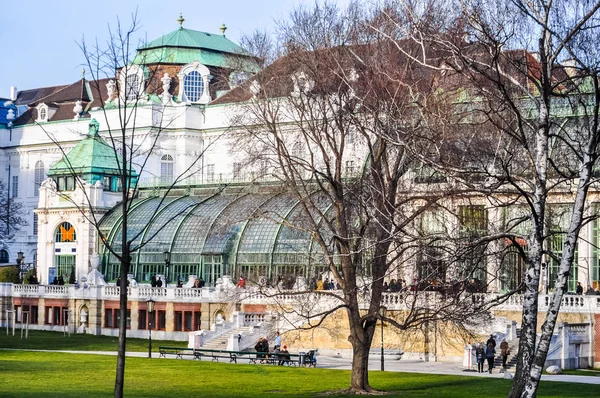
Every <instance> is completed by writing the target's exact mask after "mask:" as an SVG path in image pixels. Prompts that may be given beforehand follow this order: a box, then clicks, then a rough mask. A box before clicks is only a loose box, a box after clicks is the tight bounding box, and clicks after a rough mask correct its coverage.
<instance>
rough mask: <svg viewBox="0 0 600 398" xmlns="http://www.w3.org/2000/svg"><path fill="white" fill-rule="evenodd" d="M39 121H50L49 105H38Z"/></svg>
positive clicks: (37, 120)
mask: <svg viewBox="0 0 600 398" xmlns="http://www.w3.org/2000/svg"><path fill="white" fill-rule="evenodd" d="M35 121H36V122H38V123H46V122H47V121H48V105H46V104H39V105H38V106H37V119H36V120H35Z"/></svg>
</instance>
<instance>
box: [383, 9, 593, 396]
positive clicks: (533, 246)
mask: <svg viewBox="0 0 600 398" xmlns="http://www.w3.org/2000/svg"><path fill="white" fill-rule="evenodd" d="M454 5H455V6H456V8H457V9H458V10H460V12H459V13H458V15H454V16H452V17H453V18H454V19H453V21H454V22H453V23H451V24H448V25H446V26H442V25H440V24H437V25H436V23H438V22H439V19H434V23H432V22H431V21H432V20H431V19H429V20H427V19H425V18H421V17H420V16H418V15H417V13H411V12H407V13H408V14H411V15H412V16H415V17H417V18H418V19H419V21H418V22H417V21H414V23H413V25H412V26H415V25H418V26H419V29H418V30H416V31H413V32H406V35H407V36H410V37H411V38H412V40H414V42H415V43H418V44H419V45H422V46H424V47H429V46H431V47H433V48H437V49H438V50H440V51H444V52H447V56H446V57H445V58H446V60H447V61H446V63H445V68H446V69H447V72H448V73H449V74H454V75H455V76H458V78H460V79H464V81H465V92H466V93H468V94H467V96H468V97H469V98H471V101H472V102H473V104H474V105H472V106H471V112H470V113H471V117H472V118H473V119H472V120H477V121H480V122H481V124H485V125H487V126H488V128H489V130H488V134H490V135H496V137H497V139H498V145H497V150H496V151H495V152H493V153H492V152H487V153H485V152H483V153H481V156H482V158H483V159H486V160H487V161H488V162H486V163H487V164H486V165H484V164H482V163H480V164H479V165H478V166H479V167H476V170H477V171H478V172H479V173H482V175H485V182H486V184H483V185H479V186H474V189H477V190H478V191H479V192H482V193H486V191H487V195H489V196H490V197H495V198H496V203H497V204H498V205H502V206H509V205H516V204H521V205H522V206H523V207H524V208H525V209H526V211H525V212H524V213H523V214H522V216H521V217H517V218H514V219H513V220H512V222H510V223H508V224H507V225H506V229H505V230H504V232H505V233H504V234H501V236H502V239H505V238H510V239H513V242H514V239H516V238H521V239H524V240H526V243H525V245H526V250H525V248H524V247H523V244H521V245H518V246H520V249H521V250H520V256H521V257H522V258H524V260H525V262H526V264H527V267H526V271H525V273H524V279H523V289H524V304H523V316H522V329H521V337H520V341H519V353H518V362H517V370H516V376H515V379H514V383H513V387H512V389H511V392H510V394H509V396H511V397H534V396H536V392H537V387H538V384H539V381H540V377H541V374H542V371H543V366H544V362H545V360H546V356H547V354H548V350H549V347H550V342H551V338H552V334H553V331H554V328H555V325H556V322H557V319H558V316H559V313H560V306H561V301H562V298H563V295H564V294H565V293H566V292H567V290H568V287H567V282H568V278H569V275H572V265H573V261H574V255H575V247H576V243H577V240H578V236H579V233H580V231H581V228H582V227H583V226H584V225H585V224H586V223H587V222H588V221H589V220H590V218H589V214H588V213H586V208H587V207H586V199H587V196H588V192H589V189H590V187H591V186H592V184H593V183H594V182H595V180H596V178H595V177H596V176H595V173H594V170H595V167H596V164H597V158H598V154H599V150H598V139H599V131H598V105H599V103H598V99H599V98H600V97H599V93H600V92H599V91H598V61H599V58H598V56H597V55H598V54H597V50H596V49H595V48H594V46H593V40H594V39H593V37H594V35H597V34H598V8H599V7H600V3H598V2H595V1H580V2H572V1H536V2H530V1H518V0H517V1H506V2H493V3H492V2H488V1H458V2H456V3H455V4H454ZM403 10H404V11H405V12H406V10H407V8H403ZM387 15H388V17H389V18H390V19H393V16H392V15H391V14H390V13H388V14H387ZM420 61H421V62H422V63H423V64H425V63H426V62H425V60H423V59H422V58H421V59H420ZM428 66H429V67H431V68H436V67H438V65H428ZM467 82H468V84H467ZM472 149H473V153H476V154H478V155H479V154H480V152H478V149H479V148H472ZM473 164H476V162H473ZM499 192H503V194H504V195H507V196H505V199H504V200H502V199H500V198H501V195H498V193H499ZM511 192H512V193H511ZM561 195H562V198H563V199H562V200H564V198H565V197H567V198H568V202H569V205H568V206H569V210H568V213H569V216H570V217H569V218H570V221H568V222H567V223H566V224H567V226H566V228H565V229H564V230H563V231H562V232H563V233H564V241H563V247H562V248H561V249H562V250H560V251H561V252H562V253H559V254H557V253H556V250H553V249H552V247H551V246H552V244H551V242H552V239H553V238H554V237H555V236H556V235H555V232H556V231H552V225H551V224H552V222H551V220H550V210H551V206H552V202H555V203H556V201H557V200H561V199H556V198H557V197H561ZM506 198H510V199H506ZM562 206H563V207H564V204H563V205H562ZM527 215H529V216H527ZM523 222H526V223H527V227H526V230H528V231H529V232H528V233H527V234H526V235H524V236H521V237H519V235H518V234H515V232H516V228H514V227H515V225H517V224H522V223H523ZM511 235H512V238H511ZM549 261H554V262H556V263H557V264H559V265H558V267H557V268H558V269H557V272H556V273H555V275H552V277H553V279H552V280H550V281H547V282H546V283H550V286H551V287H552V288H553V289H552V293H551V295H550V297H549V305H548V310H547V312H546V313H545V314H544V318H543V319H544V321H543V324H542V325H541V334H540V335H539V336H538V335H537V332H538V304H539V294H540V290H541V283H542V280H541V275H542V269H543V268H542V267H543V265H545V263H548V262H549ZM548 266H549V265H548Z"/></svg>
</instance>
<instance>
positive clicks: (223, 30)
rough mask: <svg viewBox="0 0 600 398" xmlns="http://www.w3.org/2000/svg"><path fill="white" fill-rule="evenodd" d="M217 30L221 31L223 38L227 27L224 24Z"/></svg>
mask: <svg viewBox="0 0 600 398" xmlns="http://www.w3.org/2000/svg"><path fill="white" fill-rule="evenodd" d="M219 29H220V30H221V32H223V36H225V31H226V30H227V26H225V24H221V27H220V28H219Z"/></svg>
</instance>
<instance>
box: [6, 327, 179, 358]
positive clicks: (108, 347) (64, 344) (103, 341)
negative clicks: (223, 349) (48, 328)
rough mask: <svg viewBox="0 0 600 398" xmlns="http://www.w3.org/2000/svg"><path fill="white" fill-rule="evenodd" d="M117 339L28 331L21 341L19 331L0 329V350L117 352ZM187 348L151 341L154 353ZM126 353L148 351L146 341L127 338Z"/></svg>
mask: <svg viewBox="0 0 600 398" xmlns="http://www.w3.org/2000/svg"><path fill="white" fill-rule="evenodd" d="M117 344H118V338H117V337H109V336H92V335H89V334H71V336H70V337H69V336H68V335H67V336H65V335H64V333H59V332H44V331H39V330H30V331H29V338H28V339H25V338H23V339H21V334H20V330H15V336H14V337H13V336H12V335H9V336H7V335H6V329H4V328H3V329H0V348H21V349H30V350H76V351H117ZM159 345H165V346H171V347H172V346H175V347H187V341H170V340H154V339H152V347H153V351H154V352H158V346H159ZM127 351H141V352H143V351H148V340H147V339H132V338H127Z"/></svg>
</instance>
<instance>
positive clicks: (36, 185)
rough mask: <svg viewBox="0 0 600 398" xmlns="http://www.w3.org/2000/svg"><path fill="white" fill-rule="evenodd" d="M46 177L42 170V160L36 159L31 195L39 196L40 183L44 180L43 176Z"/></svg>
mask: <svg viewBox="0 0 600 398" xmlns="http://www.w3.org/2000/svg"><path fill="white" fill-rule="evenodd" d="M45 177H46V173H45V172H44V162H42V161H41V160H38V161H37V162H36V163H35V176H34V181H33V195H34V196H39V194H40V185H42V182H44V178H45Z"/></svg>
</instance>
